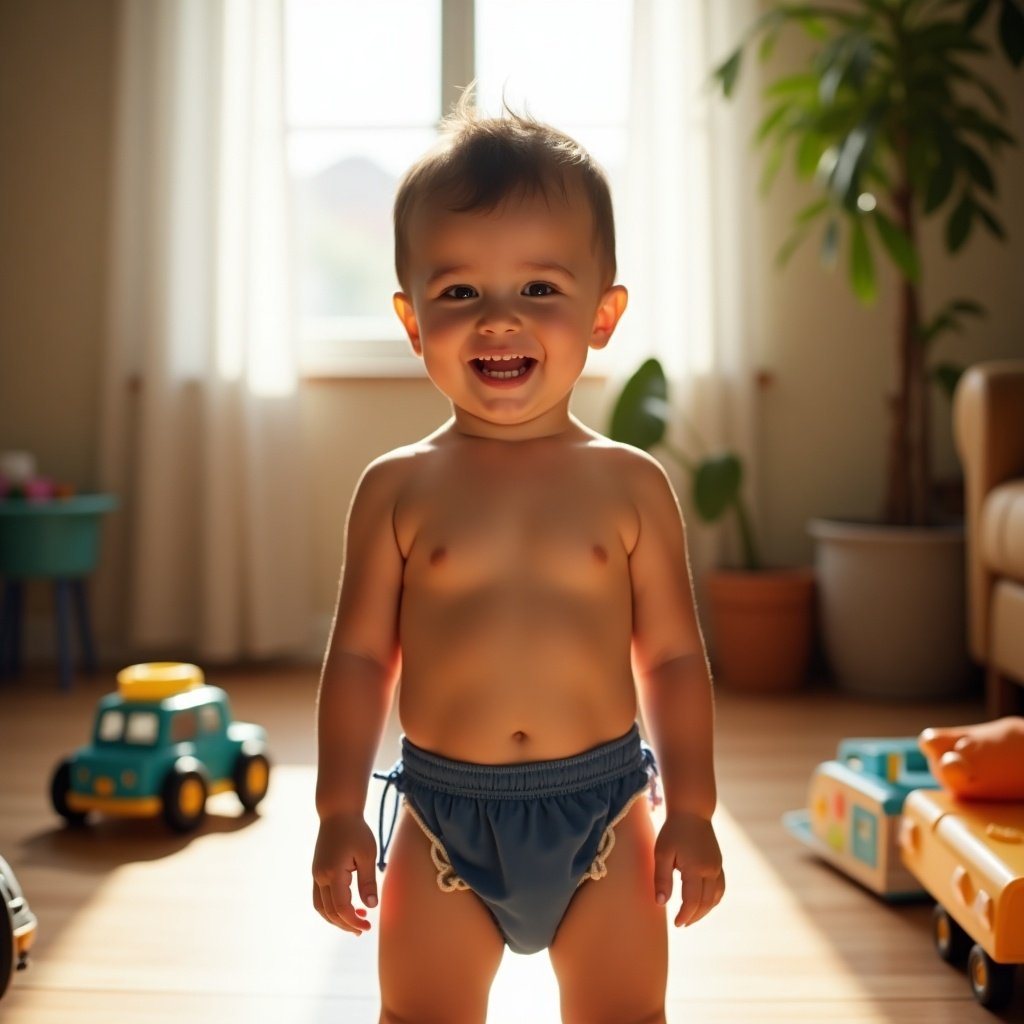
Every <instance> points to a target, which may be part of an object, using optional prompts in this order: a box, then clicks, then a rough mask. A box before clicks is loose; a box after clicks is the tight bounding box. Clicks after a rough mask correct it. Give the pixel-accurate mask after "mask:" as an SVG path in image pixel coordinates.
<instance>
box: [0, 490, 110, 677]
mask: <svg viewBox="0 0 1024 1024" xmlns="http://www.w3.org/2000/svg"><path fill="white" fill-rule="evenodd" d="M116 506H117V500H116V499H115V498H114V497H113V496H112V495H109V494H82V495H78V496H76V497H71V498H55V499H53V500H50V501H27V500H23V499H8V500H5V501H0V577H2V578H3V580H4V586H3V602H2V606H0V676H3V675H16V674H17V673H18V671H19V670H20V668H21V629H22V619H23V613H24V603H25V602H24V595H25V582H26V581H27V580H31V579H48V580H52V581H53V586H54V618H55V625H56V632H57V665H58V672H59V678H60V686H61V688H62V689H65V690H67V689H70V688H71V635H70V634H71V617H72V606H73V607H74V611H75V617H76V620H77V626H78V636H79V642H80V645H81V649H82V662H83V665H84V667H85V668H86V670H87V671H93V670H95V667H96V650H95V646H94V644H93V639H92V629H91V626H90V622H89V607H88V595H87V593H86V587H85V584H86V580H87V578H88V577H89V576H90V575H91V574H92V573H93V571H94V570H95V568H96V564H97V562H98V560H99V550H100V523H101V520H102V517H103V516H104V515H105V514H106V513H107V512H110V511H112V510H113V509H114V508H115V507H116Z"/></svg>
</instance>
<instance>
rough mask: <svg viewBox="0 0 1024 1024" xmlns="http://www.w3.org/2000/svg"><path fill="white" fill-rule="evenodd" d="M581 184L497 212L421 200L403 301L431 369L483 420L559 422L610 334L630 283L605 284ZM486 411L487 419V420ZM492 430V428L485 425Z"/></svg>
mask: <svg viewBox="0 0 1024 1024" xmlns="http://www.w3.org/2000/svg"><path fill="white" fill-rule="evenodd" d="M593 238H594V232H593V219H592V214H591V211H590V208H589V206H588V205H587V203H586V202H585V201H584V200H583V199H582V197H580V196H576V195H570V197H569V198H568V200H567V201H564V202H563V201H562V200H561V198H560V197H554V198H552V200H551V202H550V203H549V202H547V201H546V200H545V199H544V197H543V196H530V197H526V198H522V199H512V200H510V201H508V202H506V203H504V204H503V205H502V206H500V207H499V208H498V209H496V210H493V211H490V212H471V213H453V212H452V211H450V210H446V209H442V208H438V207H431V206H427V205H426V204H421V205H420V206H419V207H418V208H416V209H414V210H413V211H412V215H411V218H410V223H409V226H408V233H407V243H408V260H407V264H406V265H407V272H406V278H407V289H408V290H407V291H405V292H399V293H398V295H396V296H395V308H396V310H397V311H398V314H399V316H400V317H401V319H402V322H403V324H404V326H405V328H406V331H407V333H408V334H409V339H410V341H411V343H412V346H413V348H414V350H415V351H416V352H417V354H419V355H421V356H422V357H423V360H424V362H425V365H426V369H427V372H428V373H429V375H430V377H431V379H432V380H433V381H434V383H435V384H436V385H437V387H438V388H440V390H441V391H442V392H444V394H445V395H447V396H448V397H449V398H450V399H451V401H452V403H453V404H454V406H455V409H456V415H457V417H459V416H460V415H461V416H462V417H463V418H464V419H465V420H467V421H469V420H470V419H471V421H472V422H471V424H470V425H471V429H472V428H476V427H480V426H484V425H486V424H492V425H500V426H511V425H517V426H524V425H528V424H533V425H535V426H536V427H538V428H539V430H538V432H539V433H544V432H547V431H549V430H554V429H559V427H558V423H559V421H560V419H561V417H562V416H565V417H567V415H568V412H567V410H568V400H569V397H570V395H571V392H572V388H573V385H574V384H575V383H576V380H577V379H578V378H579V375H580V373H581V372H582V370H583V366H584V364H585V362H586V357H587V352H588V350H589V349H590V348H601V347H603V346H604V345H605V344H607V342H608V338H609V337H610V335H611V332H612V330H614V327H615V323H616V322H617V320H618V316H619V315H620V314H621V312H622V309H623V308H624V306H625V290H624V289H622V288H621V287H615V288H611V289H607V290H605V289H604V287H603V282H602V269H601V266H600V262H599V259H598V255H597V251H596V249H595V247H594V242H593ZM478 421H479V422H478ZM485 432H486V431H485Z"/></svg>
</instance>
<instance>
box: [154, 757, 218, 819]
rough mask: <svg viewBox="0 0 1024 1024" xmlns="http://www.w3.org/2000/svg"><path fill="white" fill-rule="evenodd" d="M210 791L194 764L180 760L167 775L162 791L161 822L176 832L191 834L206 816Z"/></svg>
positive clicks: (183, 759) (186, 759) (184, 759)
mask: <svg viewBox="0 0 1024 1024" xmlns="http://www.w3.org/2000/svg"><path fill="white" fill-rule="evenodd" d="M208 792H209V788H208V787H207V785H206V779H205V778H204V777H203V774H202V772H200V771H199V770H198V768H197V767H196V763H195V762H194V761H192V760H191V759H188V758H182V760H180V761H178V762H177V764H175V765H174V766H173V767H172V768H171V770H170V771H169V772H168V773H167V779H166V780H165V782H164V788H163V816H164V821H166V822H167V824H168V825H169V826H170V827H171V828H172V829H174V831H175V832H191V831H192V830H193V829H195V828H198V826H199V824H200V822H201V821H202V820H203V818H204V817H205V816H206V797H207V794H208Z"/></svg>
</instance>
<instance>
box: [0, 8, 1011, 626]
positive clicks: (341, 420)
mask: <svg viewBox="0 0 1024 1024" xmlns="http://www.w3.org/2000/svg"><path fill="white" fill-rule="evenodd" d="M116 11H117V2H116V0H88V2H84V0H83V2H76V3H72V4H69V3H66V2H63V0H2V2H0V154H2V155H3V159H2V160H0V448H12V447H26V448H29V449H31V450H33V451H34V452H35V453H36V454H37V456H38V458H39V460H40V463H41V466H42V468H43V469H45V470H46V471H47V472H49V473H51V474H54V475H56V476H59V477H62V478H65V479H68V480H70V481H72V482H74V483H76V484H77V485H79V486H80V487H88V486H90V485H92V484H93V483H94V478H95V472H96V464H97V458H96V445H97V435H98V395H99V381H98V372H99V368H100V365H101V359H102V350H103V317H104V301H105V294H106V286H107V282H106V276H105V269H104V268H105V261H106V257H107V246H108V237H107V222H108V217H109V206H110V202H109V200H110V196H109V186H108V180H109V168H110V151H111V127H112V118H113V60H114V52H115V42H116ZM789 56H791V54H790V55H789ZM779 57H780V59H786V58H787V52H786V51H785V50H782V51H781V53H780V55H779ZM1000 71H1001V75H1002V79H1003V80H1004V82H1005V89H1004V92H1005V94H1006V95H1007V96H1008V97H1011V99H1012V116H1013V125H1014V131H1015V132H1016V134H1017V135H1018V136H1019V137H1021V138H1024V88H1022V85H1024V83H1022V79H1021V77H1020V76H1019V75H1018V76H1017V77H1016V78H1014V77H1013V76H1012V75H1011V74H1010V72H1009V70H1008V69H1005V68H1003V67H1002V65H1000ZM999 179H1000V181H1001V183H1002V187H1003V200H1002V206H1001V211H1002V214H1003V217H1004V220H1005V223H1006V226H1007V229H1008V232H1009V235H1010V242H1009V243H1008V244H1006V245H999V244H998V243H993V242H990V241H988V240H987V239H984V238H982V239H979V240H976V241H975V242H972V245H971V246H970V250H969V252H968V253H966V254H965V255H963V256H961V257H959V258H958V259H956V260H954V261H950V260H947V259H946V258H945V257H944V256H943V255H942V253H941V251H940V248H941V247H940V246H938V245H936V244H934V241H933V243H932V244H930V245H929V247H928V248H929V252H928V254H927V256H926V267H927V277H926V282H925V286H926V297H927V298H928V300H929V301H930V302H932V303H937V302H939V301H940V298H941V297H944V296H945V295H952V294H964V295H976V296H977V297H979V298H980V299H981V300H982V301H983V302H984V303H985V304H986V305H987V306H988V308H989V317H988V319H987V320H986V321H984V323H983V324H982V325H981V326H980V327H979V328H978V329H976V330H972V332H971V334H970V336H969V337H965V338H963V339H962V340H960V341H958V342H956V343H955V344H954V345H951V346H947V347H948V348H949V350H950V351H949V353H948V354H949V355H951V356H953V355H955V356H956V357H957V358H962V359H963V360H965V361H974V360H977V359H982V358H986V357H995V356H1006V355H1010V354H1014V353H1016V354H1024V288H1022V287H1021V274H1020V268H1021V267H1022V266H1024V185H1022V184H1021V183H1022V182H1024V151H1022V150H1021V149H1020V148H1018V149H1016V150H1014V151H1011V152H1009V153H1008V154H1007V156H1006V158H1005V159H1004V160H1003V161H1002V163H1001V164H1000V167H999ZM802 202H803V194H802V193H801V192H800V190H799V189H798V188H797V187H796V186H795V185H794V184H793V183H792V182H791V181H789V180H788V179H787V177H786V175H784V174H783V175H781V176H780V178H779V180H778V182H777V186H776V189H775V191H774V193H773V195H772V201H771V202H768V203H763V204H759V206H758V207H757V210H758V216H759V217H760V218H762V220H761V222H760V223H759V224H758V225H756V230H754V231H753V232H752V237H753V238H755V239H759V240H760V241H759V242H758V243H757V244H758V248H757V250H756V253H755V258H756V266H757V273H756V288H755V291H754V296H753V298H752V301H753V302H754V303H755V305H756V309H757V317H756V320H757V322H758V324H759V325H760V328H759V334H758V338H757V344H758V347H759V350H760V358H761V362H762V364H763V365H764V366H765V367H766V368H767V369H769V370H770V371H771V372H772V375H773V383H772V384H771V386H770V387H769V388H768V389H767V390H766V391H765V392H764V394H763V396H762V400H761V407H760V410H759V426H760V429H759V435H760V444H761V452H760V458H759V463H758V466H757V483H758V488H759V493H760V497H761V520H762V526H763V534H764V547H765V549H766V551H767V555H768V557H769V559H770V560H773V561H779V562H785V561H789V562H796V561H806V560H807V559H808V558H809V557H810V543H809V541H808V539H807V537H806V533H805V523H806V520H807V519H808V517H810V516H813V515H816V514H827V513H839V512H845V513H848V514H861V515H865V516H869V515H871V514H873V513H874V512H875V510H876V508H877V506H878V503H879V500H880V486H881V483H880V481H881V469H880V459H881V451H882V444H883V433H882V431H883V422H884V421H883V416H882V414H881V413H882V407H883V401H884V398H883V395H884V393H885V389H886V387H887V382H888V377H889V371H890V349H891V347H892V346H891V344H890V337H891V331H892V326H891V325H892V323H893V321H894V316H895V314H894V309H893V302H892V295H891V294H886V295H885V296H884V297H883V299H882V301H881V302H880V303H879V305H878V307H877V308H876V309H874V310H863V309H860V308H859V307H857V306H856V305H855V304H854V303H853V301H852V300H851V299H850V297H849V294H848V291H847V288H846V286H845V283H844V282H843V280H842V278H841V277H840V276H838V275H830V274H828V273H826V272H824V271H822V270H821V268H820V267H819V266H818V265H817V263H816V258H815V254H814V253H813V252H812V251H811V249H807V250H805V251H801V252H800V253H798V254H797V256H796V257H795V258H794V259H793V260H792V262H791V263H790V265H789V266H788V267H787V268H786V269H785V270H784V271H781V272H779V271H777V270H776V269H775V267H774V252H775V248H776V246H777V244H778V242H779V240H781V239H782V238H784V237H786V235H787V234H788V218H789V216H790V214H791V212H792V211H793V210H795V209H797V208H798V207H799V206H800V205H802ZM626 283H627V284H628V282H626ZM576 408H577V411H578V412H579V413H580V414H581V416H582V417H583V418H584V419H585V420H586V421H588V422H590V423H592V424H593V425H595V426H601V425H602V423H603V422H604V415H605V409H606V396H605V395H604V394H603V392H602V389H601V385H600V382H597V381H586V382H584V384H583V385H582V387H581V390H580V394H579V399H578V402H577V406H576ZM937 408H941V407H937ZM303 412H304V424H305V435H304V436H305V442H306V451H305V455H306V456H307V458H308V464H309V468H310V484H311V488H310V499H311V500H310V512H309V514H310V536H311V543H312V545H313V548H314V552H315V560H316V565H317V572H316V578H315V579H314V581H313V582H312V584H311V585H312V586H313V588H314V598H315V601H316V606H317V608H318V614H319V615H321V616H322V617H324V618H326V616H327V615H328V614H329V611H330V606H331V603H332V601H333V597H334V588H335V584H336V577H337V570H338V564H339V560H340V555H341V534H342V528H343V524H344V516H345V509H346V507H347V504H348V499H349V495H350V493H351V489H352V487H353V485H354V483H355V481H356V479H357V478H358V474H359V472H360V470H361V469H362V467H363V466H364V465H365V463H366V462H367V461H368V460H369V459H370V458H371V457H373V456H374V455H376V454H378V453H379V452H381V451H384V450H386V449H387V448H389V447H392V446H393V445H395V444H399V443H402V442H405V441H409V440H412V439H414V438H416V437H419V436H422V435H423V434H425V433H426V432H428V431H429V430H430V429H432V428H433V427H434V426H436V425H437V423H438V422H439V421H440V420H441V419H442V418H443V417H444V416H445V415H446V408H445V405H444V402H443V401H442V400H441V399H440V397H439V396H437V395H436V393H435V392H434V391H433V389H432V388H431V386H430V385H429V383H427V382H425V381H416V380H413V381H409V380H401V381H358V382H357V381H311V382H308V383H307V384H306V385H305V386H304V389H303ZM939 433H940V435H941V437H940V444H939V466H940V468H941V469H942V471H943V472H945V473H947V474H953V473H955V472H956V461H955V457H954V455H953V452H952V447H951V444H950V441H949V436H948V430H947V429H943V430H940V431H939Z"/></svg>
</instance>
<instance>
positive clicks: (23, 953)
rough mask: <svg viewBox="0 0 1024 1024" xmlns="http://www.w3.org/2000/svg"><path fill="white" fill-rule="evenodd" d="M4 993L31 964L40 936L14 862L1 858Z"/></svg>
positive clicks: (0, 987)
mask: <svg viewBox="0 0 1024 1024" xmlns="http://www.w3.org/2000/svg"><path fill="white" fill-rule="evenodd" d="M0 901H2V902H3V915H2V918H0V996H2V995H3V994H4V993H5V992H6V991H7V986H8V985H9V984H10V982H11V975H12V974H13V973H14V972H15V971H16V970H17V971H20V970H23V969H24V968H25V967H27V966H28V953H29V950H30V949H31V948H32V942H33V940H34V939H35V937H36V915H35V914H33V913H32V911H31V909H30V908H29V905H28V900H26V899H25V895H24V893H22V891H21V886H19V885H18V880H17V878H15V877H14V872H13V871H12V870H11V866H10V864H8V863H7V861H5V860H4V859H3V857H0Z"/></svg>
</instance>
